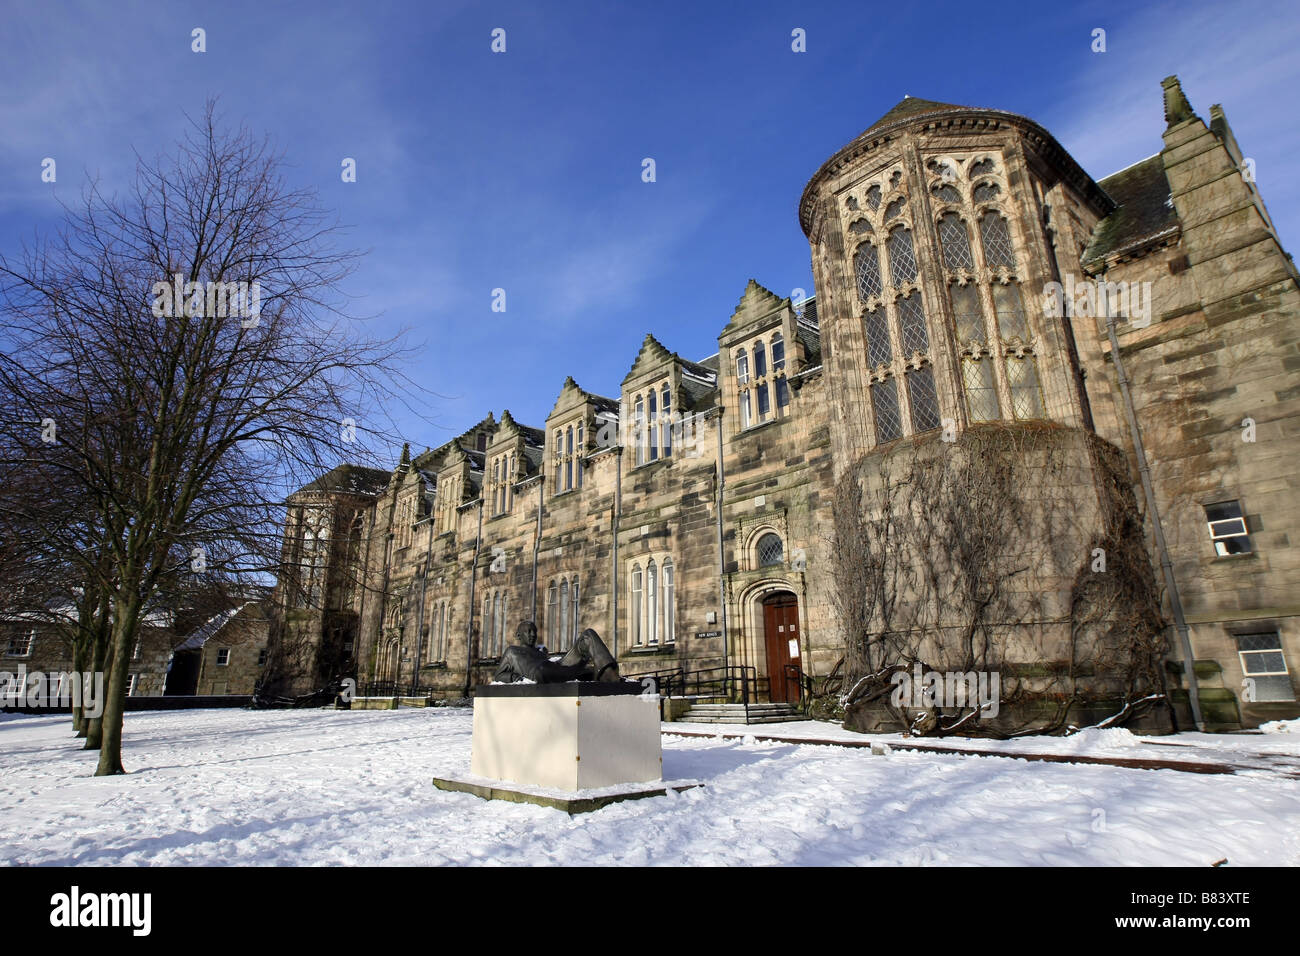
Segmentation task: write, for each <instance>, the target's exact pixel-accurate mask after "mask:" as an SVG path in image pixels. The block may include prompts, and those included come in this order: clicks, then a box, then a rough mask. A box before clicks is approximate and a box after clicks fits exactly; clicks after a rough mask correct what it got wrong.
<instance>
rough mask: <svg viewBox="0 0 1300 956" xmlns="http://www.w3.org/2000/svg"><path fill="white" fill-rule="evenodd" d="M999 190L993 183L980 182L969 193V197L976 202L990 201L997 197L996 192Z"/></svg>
mask: <svg viewBox="0 0 1300 956" xmlns="http://www.w3.org/2000/svg"><path fill="white" fill-rule="evenodd" d="M1001 191H1002V190H1000V189H998V187H997V185H996V184H995V183H980V184H979V185H978V186H976V187H975V190H974V192H972V193H971V198H972V199H974V200H975V201H976V202H977V203H980V202H992V201H993V200H995V199H997V198H998V193H1000V192H1001Z"/></svg>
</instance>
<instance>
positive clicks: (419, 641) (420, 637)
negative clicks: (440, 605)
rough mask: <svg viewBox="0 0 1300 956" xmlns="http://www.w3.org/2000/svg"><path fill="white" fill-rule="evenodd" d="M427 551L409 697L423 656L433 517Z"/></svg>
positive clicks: (413, 690) (430, 518)
mask: <svg viewBox="0 0 1300 956" xmlns="http://www.w3.org/2000/svg"><path fill="white" fill-rule="evenodd" d="M428 524H429V550H427V551H426V552H425V553H424V578H423V579H422V580H421V581H420V613H419V615H418V616H417V619H416V624H415V660H414V661H412V662H411V696H412V697H414V696H415V689H416V687H418V686H419V683H418V682H419V676H420V660H421V658H422V656H423V654H424V598H425V595H426V594H428V592H429V565H430V563H431V562H432V561H433V517H432V515H430V517H429V522H428Z"/></svg>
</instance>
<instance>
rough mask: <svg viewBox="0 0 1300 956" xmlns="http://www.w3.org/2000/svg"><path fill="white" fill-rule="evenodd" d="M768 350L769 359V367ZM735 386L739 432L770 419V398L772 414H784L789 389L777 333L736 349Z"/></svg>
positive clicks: (782, 341)
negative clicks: (736, 389)
mask: <svg viewBox="0 0 1300 956" xmlns="http://www.w3.org/2000/svg"><path fill="white" fill-rule="evenodd" d="M769 348H770V349H771V353H770V354H771V357H772V362H771V365H770V367H769V365H768V354H769V352H768V349H769ZM750 353H752V355H753V365H752V368H751V366H750V364H749V359H748V355H749V354H750ZM742 369H743V374H742ZM751 372H752V374H751ZM736 383H737V388H738V390H739V395H738V396H737V403H738V404H739V406H740V427H741V428H742V429H745V428H749V427H750V426H751V425H756V424H762V423H763V422H766V421H768V420H770V419H771V418H772V416H773V414H774V410H773V400H774V399H775V414H776V415H778V416H779V415H783V414H785V409H786V408H787V407H788V406H789V405H790V390H789V383H788V382H787V381H786V356H785V338H784V336H782V335H781V333H780V332H779V331H776V332H773V333H771V335H770V336H769V337H767V338H764V337H762V336H760V337H759V338H756V339H754V340H752V341H751V342H749V343H748V348H743V347H742V348H740V349H739V350H737V352H736Z"/></svg>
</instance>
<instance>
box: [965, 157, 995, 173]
mask: <svg viewBox="0 0 1300 956" xmlns="http://www.w3.org/2000/svg"><path fill="white" fill-rule="evenodd" d="M991 172H993V160H992V158H991V157H988V156H985V157H984V158H983V159H981V160H979V161H977V162H975V163H972V164H971V168H970V174H971V178H974V177H976V176H983V175H985V174H986V173H991Z"/></svg>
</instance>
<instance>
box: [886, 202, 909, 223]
mask: <svg viewBox="0 0 1300 956" xmlns="http://www.w3.org/2000/svg"><path fill="white" fill-rule="evenodd" d="M906 204H907V203H906V201H905V200H904V199H903V197H902V196H899V197H898V198H897V199H895V200H894V201H893V202H891V203H890V204H889V205H888V206H886V207H885V222H889V220H891V219H895V218H897V217H898V215H899V214H900V213H902V211H903V207H904V206H905V205H906Z"/></svg>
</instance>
